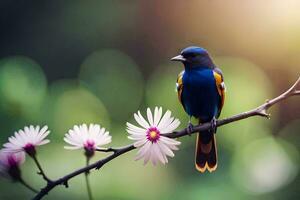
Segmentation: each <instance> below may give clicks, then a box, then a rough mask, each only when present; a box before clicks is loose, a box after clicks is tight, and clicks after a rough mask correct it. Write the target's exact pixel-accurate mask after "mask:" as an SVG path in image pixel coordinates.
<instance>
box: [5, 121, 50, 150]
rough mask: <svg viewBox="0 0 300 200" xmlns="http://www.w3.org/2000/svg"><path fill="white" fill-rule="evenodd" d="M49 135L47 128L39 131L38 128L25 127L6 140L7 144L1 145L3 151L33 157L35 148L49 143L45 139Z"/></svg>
mask: <svg viewBox="0 0 300 200" xmlns="http://www.w3.org/2000/svg"><path fill="white" fill-rule="evenodd" d="M49 133H50V131H49V130H48V127H47V126H44V127H43V128H42V129H40V126H36V127H34V126H32V125H31V126H29V127H27V126H25V127H24V130H22V129H21V130H19V131H18V132H15V136H11V137H9V138H8V141H9V142H7V143H5V144H4V145H3V146H4V147H5V148H4V150H3V151H5V152H12V153H17V152H21V151H25V152H26V153H28V154H29V155H33V154H35V148H36V147H37V146H40V145H44V144H47V143H49V142H50V140H48V139H45V138H46V137H47V136H48V135H49Z"/></svg>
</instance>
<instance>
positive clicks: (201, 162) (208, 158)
mask: <svg viewBox="0 0 300 200" xmlns="http://www.w3.org/2000/svg"><path fill="white" fill-rule="evenodd" d="M195 165H196V169H197V170H198V171H200V172H201V173H203V172H205V170H206V169H207V170H208V171H209V172H213V171H215V170H216V169H217V144H216V138H215V134H214V133H211V132H209V131H208V130H207V131H203V132H201V133H197V140H196V155H195Z"/></svg>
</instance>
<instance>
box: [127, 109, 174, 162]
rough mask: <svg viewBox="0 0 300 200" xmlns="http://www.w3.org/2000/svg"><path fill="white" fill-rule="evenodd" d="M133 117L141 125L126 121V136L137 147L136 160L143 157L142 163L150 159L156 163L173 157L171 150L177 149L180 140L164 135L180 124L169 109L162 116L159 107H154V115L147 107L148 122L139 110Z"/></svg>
mask: <svg viewBox="0 0 300 200" xmlns="http://www.w3.org/2000/svg"><path fill="white" fill-rule="evenodd" d="M134 118H135V120H136V121H137V123H138V124H139V125H140V126H141V127H137V126H135V125H133V124H130V123H128V122H127V132H128V133H129V134H130V136H128V138H129V139H131V140H135V142H134V144H133V145H134V146H135V147H137V148H139V150H138V153H137V156H136V160H139V159H141V158H144V164H147V162H148V161H149V160H150V161H151V162H152V164H153V165H156V163H157V162H158V161H160V162H161V163H163V164H165V163H167V162H168V159H167V156H170V157H174V153H173V151H172V150H178V148H177V145H180V142H178V141H176V140H175V139H171V138H168V137H165V136H164V134H166V133H171V132H173V131H174V130H175V129H176V128H177V127H178V126H179V125H180V121H179V120H178V119H174V117H171V111H169V110H168V111H167V112H166V113H165V114H164V116H163V117H162V108H161V107H160V108H157V107H155V109H154V115H152V112H151V110H150V109H149V108H148V109H147V118H148V122H147V121H146V120H145V119H144V117H143V116H142V115H141V113H140V111H138V113H137V114H136V113H135V114H134Z"/></svg>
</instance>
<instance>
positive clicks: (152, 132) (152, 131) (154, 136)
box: [147, 127, 160, 143]
mask: <svg viewBox="0 0 300 200" xmlns="http://www.w3.org/2000/svg"><path fill="white" fill-rule="evenodd" d="M159 137H160V132H159V130H158V129H157V128H156V127H151V128H149V129H148V131H147V139H148V140H149V141H151V142H152V143H153V142H157V140H158V139H159Z"/></svg>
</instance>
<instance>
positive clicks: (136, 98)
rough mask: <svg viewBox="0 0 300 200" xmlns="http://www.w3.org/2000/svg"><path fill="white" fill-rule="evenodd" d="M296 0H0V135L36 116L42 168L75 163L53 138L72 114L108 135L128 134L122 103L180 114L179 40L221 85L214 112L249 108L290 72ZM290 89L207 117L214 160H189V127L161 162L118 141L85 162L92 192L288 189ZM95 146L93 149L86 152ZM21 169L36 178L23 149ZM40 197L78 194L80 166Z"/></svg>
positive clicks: (194, 193)
mask: <svg viewBox="0 0 300 200" xmlns="http://www.w3.org/2000/svg"><path fill="white" fill-rule="evenodd" d="M299 8H300V2H299V1H297V0H287V1H281V0H272V1H259V0H254V1H234V0H229V1H218V0H217V1H196V0H194V1H179V0H175V1H159V0H154V1H146V0H140V1H135V0H128V1H118V0H111V1H104V0H103V1H100V0H99V1H55V0H54V1H39V2H37V1H25V0H21V1H20V0H18V1H17V0H3V1H1V2H0V29H1V31H0V123H1V126H0V142H1V144H3V143H5V142H6V141H7V137H9V136H10V135H12V134H13V133H14V131H16V130H18V129H21V128H23V127H24V126H25V125H30V124H33V125H37V124H39V125H46V124H47V125H48V126H49V128H50V130H51V134H50V135H49V139H50V140H51V143H50V144H48V145H45V146H42V147H40V148H39V149H38V157H39V159H40V161H41V163H42V165H43V166H44V168H45V171H46V172H47V173H48V174H49V176H50V177H53V178H58V177H60V176H62V175H64V174H66V173H69V172H71V171H73V170H75V169H78V168H79V167H82V166H83V165H84V163H85V159H84V156H83V152H82V151H80V150H78V151H67V150H64V149H63V146H64V142H63V137H64V134H65V133H66V132H67V131H68V129H69V128H71V127H72V126H73V125H74V124H81V123H98V124H100V125H101V126H104V127H106V128H107V129H108V130H109V132H110V133H111V135H112V137H113V142H112V144H111V145H112V146H121V145H125V144H129V143H130V142H131V141H129V140H128V139H127V134H126V131H125V123H126V122H127V121H131V122H133V121H134V120H133V116H132V115H133V113H134V112H136V111H137V110H141V111H142V113H143V114H145V108H146V107H150V108H152V109H153V108H154V107H155V106H162V107H163V108H164V110H166V109H170V110H171V111H172V113H173V115H174V116H175V117H177V118H179V119H180V121H181V122H182V125H181V128H183V127H184V126H185V125H186V123H187V120H188V118H187V116H186V114H185V113H184V111H183V109H182V108H181V106H180V104H179V102H178V100H177V94H176V92H175V81H176V78H177V74H178V73H179V72H180V71H181V70H182V65H181V64H180V63H171V62H170V61H169V59H170V58H171V57H172V56H174V55H176V54H178V53H179V52H180V50H181V49H182V48H184V47H186V46H189V45H198V46H203V47H205V48H206V49H208V50H209V52H210V53H211V55H212V57H213V58H214V61H215V63H216V64H217V65H218V66H219V67H220V68H221V69H222V70H223V72H224V76H225V81H226V85H227V95H226V102H225V106H224V109H223V112H222V115H221V118H223V117H228V116H231V115H233V114H236V113H239V112H243V111H246V110H249V109H251V108H253V107H255V106H257V105H260V104H261V103H263V102H264V101H265V100H266V99H268V98H272V97H275V96H276V95H278V94H280V93H281V92H283V91H284V90H285V89H287V88H288V87H289V86H290V85H291V84H292V83H293V82H294V81H295V80H296V79H297V77H298V76H299V74H300V57H299V53H300V38H299V34H300V12H299ZM299 102H300V100H299V98H293V99H290V100H288V101H286V102H283V103H281V104H279V105H276V106H275V107H274V108H272V109H271V110H270V112H271V113H272V118H271V119H270V120H266V119H263V118H250V119H247V120H243V121H239V122H235V123H231V124H229V125H226V126H223V127H221V128H219V129H218V134H217V141H218V152H219V165H218V170H217V171H216V172H214V173H205V174H200V173H198V172H197V171H196V170H195V169H194V161H193V158H194V140H195V136H192V137H184V138H180V141H181V142H182V145H181V146H180V150H179V151H178V152H176V156H175V157H174V158H172V159H170V161H169V164H167V165H165V166H163V165H159V166H156V167H154V166H152V165H147V166H143V164H142V162H141V161H138V162H136V161H134V156H135V153H136V151H132V152H130V153H127V154H125V155H123V156H121V157H119V158H118V159H115V160H113V161H112V162H110V163H108V164H107V165H105V166H104V167H103V168H102V169H101V170H100V171H92V172H91V184H92V191H93V195H94V197H95V199H106V200H113V199H118V200H132V199H133V200H152V199H174V200H181V199H187V200H196V199H210V200H215V199H267V200H269V199H270V200H273V199H275V200H277V199H278V200H279V199H299V198H300V195H299V187H300V175H299V162H300V155H299V150H300V148H299V147H300V143H299V141H300V135H299V133H300V131H299V130H300V104H299ZM103 156H105V153H99V155H98V154H97V155H96V156H95V157H94V158H93V161H96V160H97V159H100V158H101V157H103ZM22 170H23V171H22V172H23V176H24V178H25V179H26V180H28V182H30V183H31V184H32V185H33V186H34V187H36V188H41V187H42V186H44V184H45V183H44V182H43V180H41V177H39V176H38V175H36V170H37V169H36V167H35V165H34V163H33V162H32V160H30V159H29V158H28V159H27V160H26V162H25V164H24V165H23V166H22ZM69 185H70V187H69V188H68V189H66V188H64V187H61V186H59V187H57V188H55V189H54V190H53V191H51V193H50V194H49V195H48V196H46V197H45V199H49V200H51V199H87V194H86V187H85V184H84V177H83V176H78V177H76V178H74V179H72V180H71V181H70V182H69ZM32 197H33V194H32V193H31V192H30V191H27V190H26V189H25V188H24V187H23V186H22V185H19V184H14V183H11V182H10V181H7V180H5V179H1V180H0V199H3V200H4V199H30V198H32Z"/></svg>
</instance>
